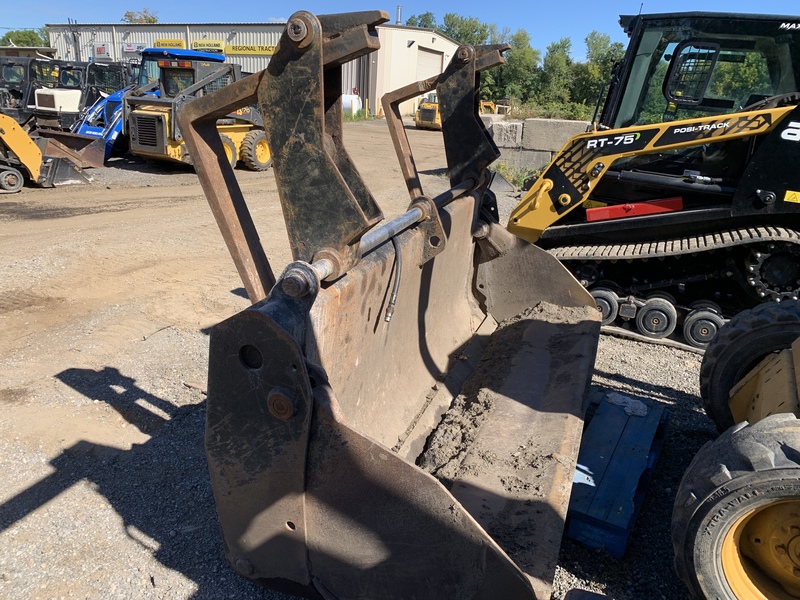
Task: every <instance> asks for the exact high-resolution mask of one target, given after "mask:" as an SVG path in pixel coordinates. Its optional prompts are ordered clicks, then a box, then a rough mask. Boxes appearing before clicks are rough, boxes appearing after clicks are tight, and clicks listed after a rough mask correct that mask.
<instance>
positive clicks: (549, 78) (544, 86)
mask: <svg viewBox="0 0 800 600" xmlns="http://www.w3.org/2000/svg"><path fill="white" fill-rule="evenodd" d="M570 52H572V42H571V41H570V39H569V38H561V39H560V40H558V41H557V42H553V43H552V44H550V45H549V46H548V47H547V52H546V53H545V55H544V60H543V61H542V73H541V77H540V78H539V90H538V99H539V101H540V102H542V103H552V102H569V101H570V94H569V90H570V87H571V84H572V80H573V77H574V70H573V68H572V67H573V61H572V58H571V57H570Z"/></svg>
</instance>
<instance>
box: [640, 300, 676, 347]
mask: <svg viewBox="0 0 800 600" xmlns="http://www.w3.org/2000/svg"><path fill="white" fill-rule="evenodd" d="M677 324H678V311H677V310H675V306H674V305H673V304H672V303H671V302H670V301H669V300H666V299H664V298H650V299H649V300H647V301H646V302H645V303H644V306H642V307H641V308H640V309H639V310H637V311H636V327H637V328H638V329H639V332H640V333H642V334H644V335H646V336H647V337H649V338H653V339H661V338H665V337H667V336H668V335H670V334H671V333H672V332H673V331H675V327H676V326H677Z"/></svg>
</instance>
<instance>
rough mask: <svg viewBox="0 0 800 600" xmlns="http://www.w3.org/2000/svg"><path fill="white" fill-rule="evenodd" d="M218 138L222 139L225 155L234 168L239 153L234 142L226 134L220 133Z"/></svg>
mask: <svg viewBox="0 0 800 600" xmlns="http://www.w3.org/2000/svg"><path fill="white" fill-rule="evenodd" d="M219 139H221V140H222V147H223V148H224V149H225V157H226V158H227V159H228V162H229V163H230V165H231V167H233V168H236V163H237V162H239V153H238V151H237V150H236V144H234V143H233V140H232V139H231V138H229V137H228V136H227V135H224V134H223V135H220V136H219Z"/></svg>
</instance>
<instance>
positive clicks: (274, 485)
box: [178, 11, 599, 600]
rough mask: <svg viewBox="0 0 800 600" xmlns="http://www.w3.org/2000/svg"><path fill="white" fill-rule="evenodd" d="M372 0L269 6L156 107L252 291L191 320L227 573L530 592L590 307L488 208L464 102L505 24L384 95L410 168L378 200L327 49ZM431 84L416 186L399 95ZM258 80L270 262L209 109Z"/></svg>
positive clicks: (435, 590)
mask: <svg viewBox="0 0 800 600" xmlns="http://www.w3.org/2000/svg"><path fill="white" fill-rule="evenodd" d="M387 20H388V15H387V14H386V13H385V12H382V11H373V12H362V13H348V14H340V15H324V16H319V17H317V16H314V15H312V14H311V13H308V12H305V11H300V12H297V13H295V14H294V15H293V16H292V17H291V18H290V19H289V21H288V24H287V27H286V30H285V32H284V33H283V35H282V37H281V40H280V43H279V45H278V46H277V49H276V51H275V55H274V56H273V58H272V60H271V61H270V65H269V67H268V69H266V70H265V71H263V72H261V73H257V74H255V75H252V76H250V77H247V78H245V79H243V80H241V81H238V82H235V83H233V84H232V85H229V86H227V87H225V88H223V89H221V90H219V91H217V92H214V93H213V94H209V95H207V96H204V97H202V98H198V99H196V100H194V101H192V102H191V103H187V104H185V105H184V106H183V107H182V108H181V109H180V111H179V113H178V119H179V123H180V127H181V130H182V131H183V134H184V138H185V141H186V144H187V146H188V147H189V150H190V152H191V155H192V157H193V159H194V164H195V166H196V169H197V174H198V176H199V178H200V181H201V183H202V185H203V188H204V191H205V194H206V196H207V198H208V201H209V204H210V206H211V209H212V211H213V213H214V216H215V218H216V220H217V223H218V225H219V226H220V229H221V231H222V234H223V237H224V239H225V241H226V243H227V245H228V248H229V250H230V252H231V255H232V257H233V259H234V262H235V264H236V267H237V269H238V271H239V273H240V275H241V277H242V280H243V282H244V284H245V288H246V289H247V292H248V295H249V297H250V299H251V300H252V302H253V305H252V306H251V307H250V308H248V309H246V310H244V311H242V312H241V313H239V314H237V315H235V316H233V317H231V318H229V319H228V320H226V321H224V322H223V323H220V324H219V325H217V326H216V327H215V328H214V329H213V331H212V333H211V340H210V359H209V383H208V406H207V426H206V452H207V458H208V463H209V469H210V473H211V480H212V485H213V490H214V498H215V501H216V505H217V511H218V514H219V519H220V524H221V528H222V534H223V537H224V541H225V551H226V554H227V557H228V560H229V561H230V563H231V565H232V567H233V568H234V569H235V570H236V571H237V572H238V573H239V574H240V575H242V576H243V577H246V578H248V579H250V580H252V581H255V582H258V583H261V584H263V585H266V586H269V587H272V588H276V589H282V590H286V591H290V592H292V593H297V594H301V595H303V596H306V597H309V598H324V599H330V598H337V599H340V600H345V599H365V598H369V599H377V598H380V599H384V600H388V599H398V600H399V599H404V600H409V599H412V598H413V599H430V600H434V599H435V600H443V599H448V598H452V599H459V600H464V599H486V600H489V599H496V598H503V599H506V600H513V599H526V600H527V599H533V598H537V597H538V598H548V597H549V596H550V586H551V581H552V578H553V575H554V572H555V566H556V562H557V557H558V548H559V544H560V540H561V533H562V528H563V521H564V517H565V513H566V509H567V504H568V500H569V493H570V490H571V487H572V479H573V472H574V467H575V460H576V456H577V450H578V446H579V442H580V436H581V431H582V425H583V415H584V392H585V389H586V386H587V384H588V381H589V377H590V374H591V370H592V365H593V362H594V356H595V352H596V347H597V339H598V334H599V313H598V311H597V309H596V306H595V304H594V302H593V300H592V298H591V296H590V295H589V293H588V292H587V291H586V290H585V289H584V288H583V287H582V286H581V285H580V284H579V283H578V282H577V281H576V280H575V279H574V278H573V277H572V276H571V275H570V274H569V273H568V272H567V271H566V269H564V268H563V267H562V266H561V264H560V263H559V262H558V261H557V260H556V259H555V258H553V257H552V256H550V255H549V254H547V253H546V252H544V251H542V250H540V249H539V248H537V247H535V246H533V245H531V244H529V243H527V242H525V241H523V240H521V239H519V238H516V237H514V236H512V235H511V234H509V233H508V232H507V231H506V230H505V229H504V228H502V227H500V226H499V225H498V224H497V219H496V206H494V203H493V200H492V195H491V193H490V192H489V190H488V185H489V177H488V171H487V168H488V166H489V165H490V164H491V163H492V162H493V161H494V160H495V159H496V158H497V157H498V155H499V153H498V151H497V148H496V146H495V145H494V144H493V142H492V140H491V138H490V136H489V135H488V134H487V132H486V130H485V129H484V128H483V126H482V124H481V122H480V119H479V118H478V117H477V108H478V89H479V80H480V72H481V71H483V70H485V69H487V68H490V67H492V66H495V65H499V64H501V63H502V56H501V53H502V52H503V51H504V50H506V49H507V48H508V47H507V46H482V47H471V46H462V47H460V48H459V49H458V52H457V53H456V56H455V57H454V59H453V61H452V63H451V64H450V65H449V66H448V67H447V69H446V70H445V72H444V73H443V74H441V75H440V76H438V77H436V78H432V79H431V80H427V81H426V82H420V83H419V84H414V85H413V86H409V88H404V89H402V90H398V91H397V92H394V93H392V94H389V95H387V97H384V99H383V105H384V107H385V109H386V111H387V122H388V125H389V128H390V131H391V133H392V136H393V139H394V143H395V147H396V149H397V151H398V157H399V159H400V163H401V166H402V170H403V174H404V176H405V180H406V184H407V187H408V190H409V196H410V205H409V208H408V210H407V212H406V213H404V214H402V215H400V216H399V217H397V218H395V219H392V220H390V221H388V222H384V223H382V222H381V221H382V220H383V216H382V212H381V210H380V208H379V207H378V205H377V204H376V202H375V200H374V198H373V196H372V195H371V193H370V191H369V190H368V188H367V186H366V184H365V182H364V181H363V180H362V179H361V177H360V175H359V173H358V172H357V170H356V168H355V166H354V165H353V163H352V162H351V160H350V158H349V156H348V154H347V152H346V151H345V149H344V145H343V143H342V134H343V131H342V121H341V114H342V110H341V104H340V103H341V93H342V90H341V81H342V77H341V70H342V65H343V64H345V63H346V62H348V61H350V60H353V59H355V58H358V57H359V56H363V55H365V54H368V53H369V52H372V51H374V50H376V49H377V48H378V47H379V42H378V35H377V32H376V29H375V28H376V26H377V25H379V24H381V23H383V22H385V21H387ZM434 88H435V89H437V91H438V94H439V99H440V110H441V116H442V131H443V136H444V141H445V147H446V156H447V164H448V171H449V178H450V185H451V189H450V190H449V191H447V192H445V193H443V194H440V195H439V196H437V197H435V198H431V197H428V196H426V195H424V194H423V192H422V187H421V185H420V180H419V177H418V175H417V171H416V167H415V165H414V161H413V158H412V156H411V153H410V150H409V146H408V139H407V138H406V136H405V132H404V129H403V126H402V120H401V119H400V114H399V105H400V103H401V102H402V101H404V100H405V99H407V98H409V97H412V96H414V95H418V94H421V93H424V92H426V91H430V90H432V89H434ZM253 102H258V103H259V105H260V107H261V112H262V115H263V117H264V121H265V130H266V132H267V135H268V136H269V147H270V148H272V149H273V150H274V157H273V159H274V170H275V178H276V181H277V185H278V190H279V195H280V200H281V203H282V207H283V213H284V217H285V220H286V227H287V231H288V236H289V242H290V245H291V249H292V253H293V257H294V262H292V263H291V264H289V266H288V267H287V268H286V269H285V270H284V271H283V273H282V274H280V275H279V276H278V277H277V280H276V279H275V277H274V276H273V272H272V269H271V267H270V264H269V262H268V260H267V258H266V256H265V253H264V250H263V248H262V246H261V244H260V243H259V240H258V236H257V234H256V229H255V226H254V224H253V221H252V219H251V217H250V213H249V210H248V207H247V205H246V203H245V200H244V197H243V195H242V192H241V190H240V189H239V187H238V184H237V182H236V178H235V177H234V174H233V170H232V168H231V167H230V164H229V163H228V161H227V160H225V159H224V156H225V155H224V148H223V145H222V142H221V141H220V136H219V133H218V131H217V128H216V120H217V119H218V118H219V117H221V116H223V115H226V114H229V113H230V112H231V111H232V110H235V109H237V108H239V107H242V106H247V105H249V104H251V103H253Z"/></svg>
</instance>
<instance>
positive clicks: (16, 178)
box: [0, 114, 103, 193]
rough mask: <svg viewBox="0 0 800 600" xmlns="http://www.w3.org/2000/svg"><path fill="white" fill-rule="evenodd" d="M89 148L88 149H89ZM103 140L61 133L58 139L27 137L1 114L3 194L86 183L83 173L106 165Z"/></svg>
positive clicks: (0, 154) (1, 185)
mask: <svg viewBox="0 0 800 600" xmlns="http://www.w3.org/2000/svg"><path fill="white" fill-rule="evenodd" d="M87 144H88V145H87ZM102 152H103V146H102V140H94V139H86V138H83V137H82V136H75V135H71V134H64V133H63V132H60V136H59V137H58V139H50V138H47V137H41V136H39V135H36V134H34V137H31V136H30V135H28V134H27V133H26V132H25V130H24V129H23V128H22V126H21V125H20V124H19V123H17V122H16V121H15V120H14V119H13V118H12V117H10V116H7V115H2V114H0V193H13V192H18V191H20V190H21V189H22V186H23V185H24V183H25V181H26V180H28V181H30V182H31V183H34V184H36V185H40V186H42V187H53V186H54V185H66V184H70V183H86V182H88V181H89V179H88V178H87V177H86V176H85V175H84V174H83V172H82V169H84V168H87V167H100V166H102V165H103V154H102Z"/></svg>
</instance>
